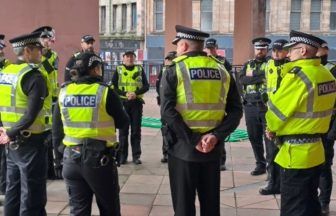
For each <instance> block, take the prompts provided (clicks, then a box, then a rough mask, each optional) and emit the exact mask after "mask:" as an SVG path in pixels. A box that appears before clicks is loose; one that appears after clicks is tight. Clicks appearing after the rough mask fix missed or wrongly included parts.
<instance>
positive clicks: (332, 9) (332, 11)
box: [330, 0, 336, 30]
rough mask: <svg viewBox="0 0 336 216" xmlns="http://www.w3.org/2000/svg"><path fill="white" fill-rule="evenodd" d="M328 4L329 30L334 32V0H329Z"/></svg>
mask: <svg viewBox="0 0 336 216" xmlns="http://www.w3.org/2000/svg"><path fill="white" fill-rule="evenodd" d="M330 3H331V5H330V6H331V7H330V30H336V0H331V2H330Z"/></svg>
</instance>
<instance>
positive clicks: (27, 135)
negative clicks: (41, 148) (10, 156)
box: [8, 130, 47, 150]
mask: <svg viewBox="0 0 336 216" xmlns="http://www.w3.org/2000/svg"><path fill="white" fill-rule="evenodd" d="M46 133H47V131H45V132H42V133H39V134H33V133H31V132H30V131H27V130H22V131H20V133H19V134H18V135H16V136H15V138H14V139H13V140H11V141H10V142H9V143H8V147H9V148H10V149H11V150H18V149H19V148H20V147H22V146H24V145H25V144H27V143H28V142H29V143H30V144H31V143H32V144H35V143H37V144H40V143H39V142H35V141H41V143H44V138H45V135H46ZM30 141H32V142H30Z"/></svg>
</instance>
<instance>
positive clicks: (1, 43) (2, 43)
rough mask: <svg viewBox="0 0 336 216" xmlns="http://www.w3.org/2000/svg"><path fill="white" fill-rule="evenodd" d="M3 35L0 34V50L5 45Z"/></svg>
mask: <svg viewBox="0 0 336 216" xmlns="http://www.w3.org/2000/svg"><path fill="white" fill-rule="evenodd" d="M4 40H5V35H3V34H0V49H3V48H5V47H6V44H5V41H4Z"/></svg>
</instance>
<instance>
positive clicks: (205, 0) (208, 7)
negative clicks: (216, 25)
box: [201, 0, 212, 31]
mask: <svg viewBox="0 0 336 216" xmlns="http://www.w3.org/2000/svg"><path fill="white" fill-rule="evenodd" d="M201 30H203V31H212V0H201Z"/></svg>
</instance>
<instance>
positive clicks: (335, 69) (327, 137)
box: [316, 39, 336, 214]
mask: <svg viewBox="0 0 336 216" xmlns="http://www.w3.org/2000/svg"><path fill="white" fill-rule="evenodd" d="M320 44H321V47H319V49H318V51H317V53H316V56H317V57H320V58H321V64H322V65H323V66H324V67H325V68H327V69H328V70H329V71H330V72H331V73H332V75H333V76H334V77H336V65H335V64H333V63H331V62H329V61H328V52H329V48H328V44H327V42H326V41H324V40H322V39H321V41H320ZM334 122H335V112H334V113H333V115H332V117H331V122H330V127H329V131H328V134H324V135H323V136H322V143H323V147H324V153H325V163H324V165H323V167H322V173H321V176H320V183H319V189H320V194H319V200H320V203H321V207H322V213H323V214H328V213H329V203H330V196H331V192H332V186H333V177H332V170H331V166H332V164H333V159H334V142H335V138H336V136H335V135H336V133H335V132H336V131H335V129H333V128H332V125H333V124H334Z"/></svg>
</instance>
